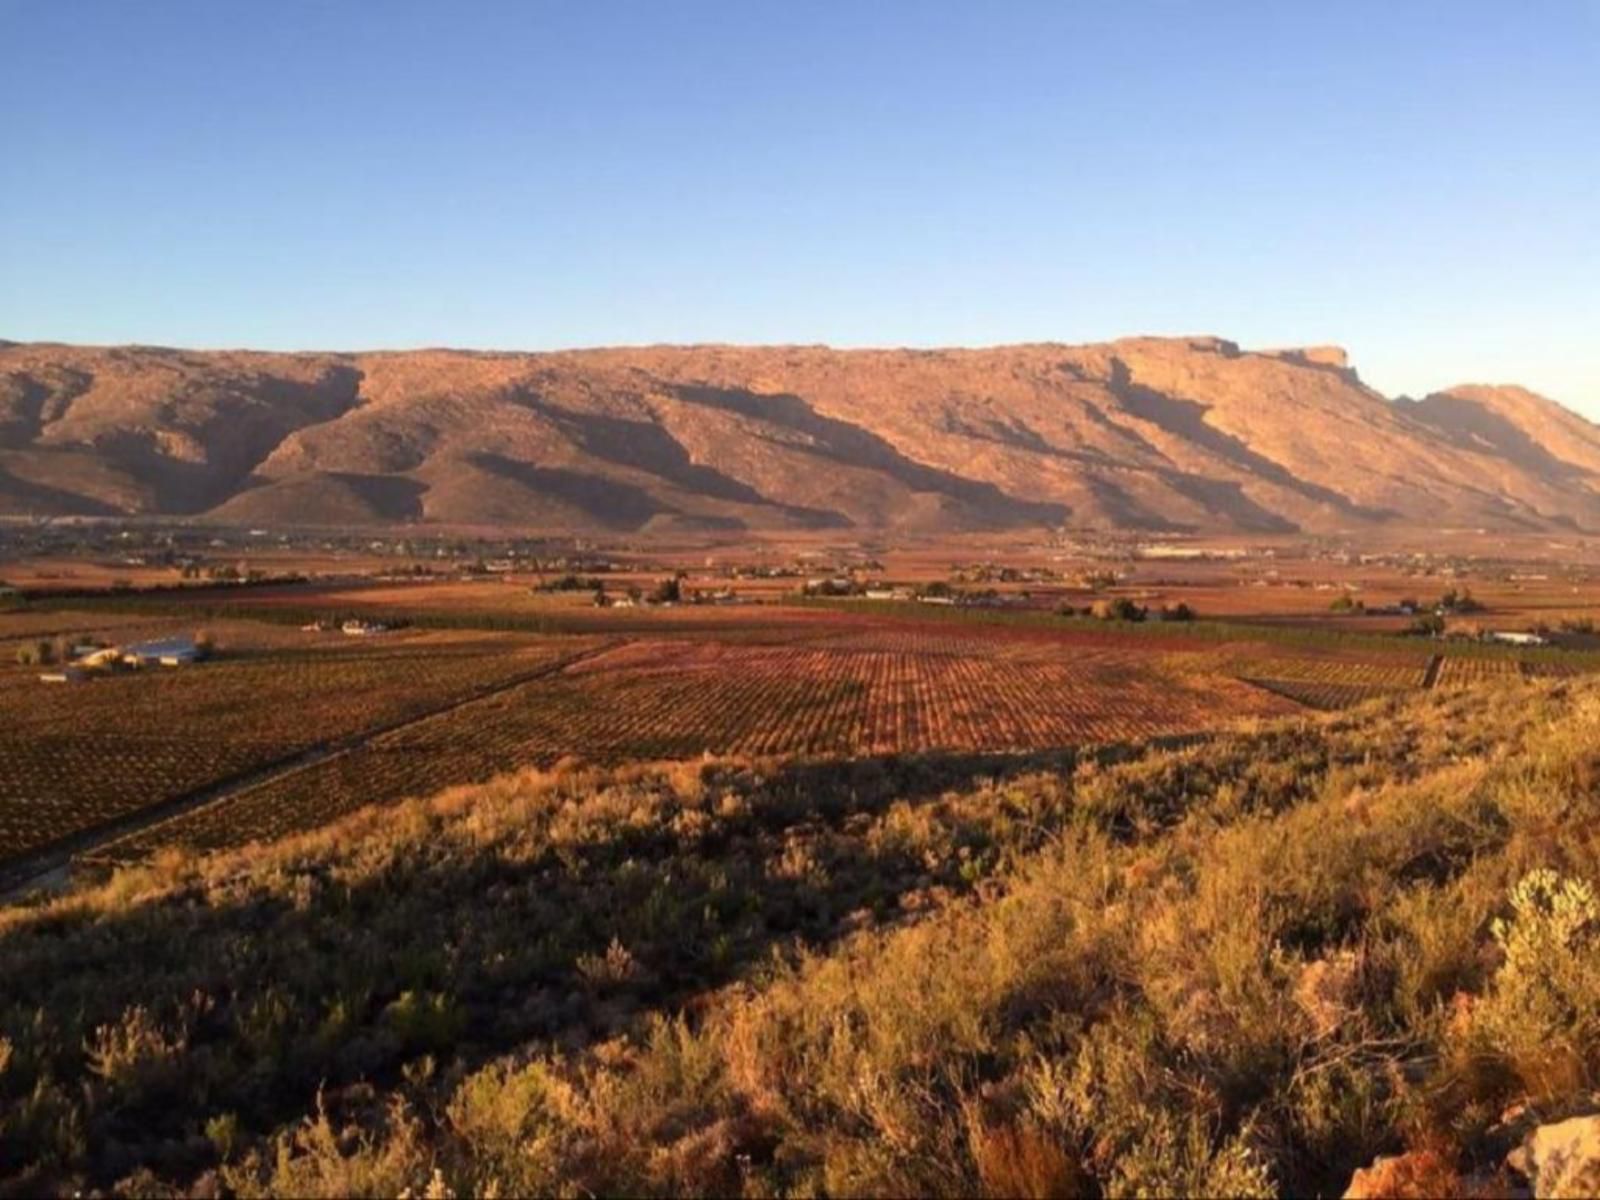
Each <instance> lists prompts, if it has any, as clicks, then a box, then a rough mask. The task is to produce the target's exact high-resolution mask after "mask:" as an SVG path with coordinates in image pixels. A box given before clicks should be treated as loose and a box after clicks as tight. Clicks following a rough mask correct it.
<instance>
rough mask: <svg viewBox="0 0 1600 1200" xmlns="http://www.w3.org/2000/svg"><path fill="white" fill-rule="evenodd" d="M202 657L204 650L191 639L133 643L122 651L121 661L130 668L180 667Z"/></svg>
mask: <svg viewBox="0 0 1600 1200" xmlns="http://www.w3.org/2000/svg"><path fill="white" fill-rule="evenodd" d="M204 657H205V651H204V649H202V648H201V646H200V645H199V644H198V643H196V641H195V640H194V639H193V638H191V637H169V638H159V639H157V640H155V641H150V642H135V643H133V644H132V645H131V646H126V647H124V648H123V650H122V661H123V662H124V663H126V664H127V665H128V666H130V667H148V666H155V665H160V666H163V667H182V666H187V665H188V664H189V663H194V662H199V661H200V660H201V659H202V658H204Z"/></svg>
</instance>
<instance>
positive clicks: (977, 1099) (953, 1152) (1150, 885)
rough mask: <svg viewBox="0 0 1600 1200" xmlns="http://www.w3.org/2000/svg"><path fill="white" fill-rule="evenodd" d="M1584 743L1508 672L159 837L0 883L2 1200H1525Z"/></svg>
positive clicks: (1598, 1051)
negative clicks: (151, 857)
mask: <svg viewBox="0 0 1600 1200" xmlns="http://www.w3.org/2000/svg"><path fill="white" fill-rule="evenodd" d="M1597 739H1600V685H1597V684H1594V683H1592V682H1584V683H1557V684H1543V685H1532V684H1516V685H1510V686H1509V687H1508V689H1507V690H1504V691H1497V690H1479V691H1469V692H1456V693H1452V694H1445V693H1437V692H1435V693H1429V694H1428V695H1426V696H1425V697H1419V698H1414V699H1411V700H1408V701H1393V702H1388V701H1385V702H1379V703H1377V704H1376V705H1373V706H1368V707H1367V708H1365V709H1361V710H1357V711H1354V712H1352V713H1348V714H1343V715H1340V716H1337V717H1329V718H1324V719H1317V720H1305V721H1293V722H1288V723H1281V724H1277V725H1263V726H1256V727H1252V728H1249V729H1245V730H1242V731H1240V732H1236V733H1233V734H1228V735H1223V736H1220V737H1217V738H1214V739H1211V740H1209V741H1206V742H1203V743H1201V744H1198V745H1194V746H1190V747H1188V748H1185V749H1177V750H1159V749H1154V748H1151V747H1129V748H1124V749H1123V750H1120V751H1115V752H1105V753H1100V754H1091V753H1087V752H1085V753H1083V754H1080V755H1079V756H1077V757H1076V758H1075V757H1073V756H1071V755H1068V754H1059V755H1054V756H1048V757H1044V756H1041V757H1036V758H1033V759H1010V760H1001V759H996V758H992V757H991V758H973V757H962V756H954V757H950V756H945V757H925V758H921V759H911V758H901V759H887V760H876V761H873V760H868V761H860V762H853V763H833V764H827V763H791V764H786V765H784V764H771V763H768V764H754V765H752V764H747V763H740V762H713V763H699V762H697V763H694V764H683V765H678V766H664V767H658V768H649V767H641V768H633V769H630V770H627V771H623V772H617V773H602V772H597V771H586V770H576V769H571V770H558V771H557V772H555V773H551V774H527V775H515V776H508V777H505V778H503V779H501V780H500V781H498V782H495V783H491V784H489V785H486V786H482V787H477V788H473V789H467V790H460V791H456V792H449V793H445V794H443V795H441V796H439V797H437V798H434V799H431V800H417V801H408V802H405V803H404V804H401V805H400V806H398V807H394V808H388V809H383V810H368V811H366V812H365V813H361V814H357V815H355V816H353V817H351V818H349V819H347V820H346V821H345V822H344V823H343V824H342V825H339V826H336V827H333V828H331V829H328V830H324V831H322V832H320V833H317V834H314V835H308V836H305V837H302V838H299V839H297V840H293V841H289V842H284V843H279V844H277V845H272V846H265V847H255V848H251V849H247V850H243V851H239V852H236V853H233V854H226V855H221V856H218V857H215V858H211V859H205V860H198V861H196V860H187V859H184V858H183V857H181V856H170V857H168V858H166V859H164V860H161V861H158V862H157V863H155V864H154V865H152V866H150V867H147V868H140V869H138V870H133V871H129V872H127V873H124V874H121V875H118V876H116V877H114V878H113V879H111V880H110V881H109V882H108V883H107V884H105V885H104V886H101V887H98V888H90V889H88V890H85V891H81V892H79V893H77V894H74V895H69V896H66V897H63V898H60V899H57V900H54V901H50V902H48V903H45V904H42V905H40V906H37V907H33V908H18V907H14V908H11V909H7V910H0V979H4V980H5V981H6V986H5V987H4V988H3V989H0V1195H35V1194H41V1193H46V1192H50V1193H60V1194H66V1193H70V1192H73V1191H74V1190H75V1189H80V1188H81V1189H109V1188H112V1187H113V1186H116V1187H117V1189H118V1194H138V1195H162V1194H170V1193H171V1192H173V1191H177V1190H189V1191H192V1192H193V1194H199V1195H214V1194H217V1193H218V1191H219V1189H226V1190H227V1191H228V1192H230V1193H231V1194H237V1195H255V1194H263V1193H270V1194H278V1195H296V1196H313V1195H328V1196H335V1195H339V1196H342V1195H395V1194H400V1193H402V1191H404V1192H405V1194H409V1195H431V1196H447V1195H469V1194H497V1195H530V1194H570V1195H596V1194H600V1195H609V1194H625V1195H647V1194H649V1195H654V1194H682V1195H706V1194H722V1195H747V1196H775V1195H786V1194H796V1195H926V1194H941V1195H955V1194H961V1195H979V1194H981V1195H990V1196H1025V1195H1041V1196H1042V1195H1108V1196H1114V1195H1195V1194H1221V1195H1233V1196H1261V1195H1273V1194H1289V1195H1330V1194H1331V1195H1337V1194H1339V1193H1340V1192H1341V1191H1342V1190H1343V1189H1344V1187H1345V1186H1346V1184H1347V1182H1348V1181H1349V1180H1350V1179H1351V1176H1352V1173H1353V1172H1355V1171H1356V1170H1357V1169H1358V1168H1362V1167H1364V1166H1366V1165H1367V1164H1369V1163H1371V1162H1372V1161H1373V1159H1374V1158H1375V1157H1376V1156H1379V1155H1392V1154H1397V1153H1400V1152H1404V1155H1405V1157H1404V1158H1402V1159H1399V1160H1395V1161H1394V1162H1391V1163H1388V1164H1386V1165H1384V1166H1383V1168H1382V1170H1383V1171H1384V1172H1385V1173H1386V1177H1387V1178H1389V1184H1388V1190H1383V1189H1379V1190H1378V1191H1376V1192H1373V1191H1369V1192H1368V1193H1366V1194H1387V1195H1418V1196H1424V1195H1461V1194H1472V1195H1508V1194H1514V1193H1513V1192H1511V1191H1508V1190H1507V1188H1508V1187H1509V1185H1510V1183H1511V1182H1512V1180H1511V1178H1510V1177H1508V1176H1507V1175H1506V1174H1505V1171H1506V1168H1505V1167H1503V1166H1502V1164H1503V1163H1504V1162H1505V1159H1506V1155H1507V1152H1508V1151H1509V1150H1512V1149H1513V1148H1514V1147H1516V1146H1517V1144H1518V1143H1519V1141H1521V1140H1522V1139H1523V1138H1524V1137H1525V1136H1526V1135H1527V1134H1528V1133H1529V1132H1530V1131H1531V1130H1533V1129H1534V1128H1535V1127H1538V1126H1540V1125H1541V1124H1547V1123H1549V1122H1552V1121H1555V1120H1558V1119H1561V1118H1563V1117H1567V1116H1569V1115H1571V1114H1573V1113H1581V1112H1585V1111H1593V1109H1594V1105H1595V1098H1596V1097H1595V1093H1594V1089H1595V1088H1596V1087H1597V1085H1600V1025H1597V1020H1600V1017H1597V1014H1600V968H1597V963H1600V904H1597V902H1596V900H1595V895H1594V892H1593V890H1592V885H1593V884H1594V883H1596V882H1600V835H1597V832H1596V831H1597V830H1600V821H1597V818H1600V760H1597V757H1596V751H1595V747H1596V745H1597V744H1600V740H1597ZM1535 1151H1536V1153H1534V1154H1533V1156H1532V1161H1531V1163H1530V1162H1529V1161H1524V1160H1518V1161H1519V1162H1520V1163H1521V1169H1522V1171H1524V1172H1525V1173H1526V1172H1531V1173H1533V1174H1534V1175H1536V1176H1537V1179H1536V1184H1537V1188H1536V1190H1537V1194H1539V1195H1556V1194H1571V1195H1577V1194H1592V1191H1593V1189H1592V1188H1590V1187H1585V1186H1583V1184H1582V1181H1581V1180H1580V1181H1578V1182H1576V1183H1574V1182H1573V1181H1572V1179H1570V1178H1569V1179H1568V1180H1567V1181H1566V1182H1565V1183H1562V1182H1561V1181H1559V1180H1556V1179H1553V1178H1550V1177H1547V1174H1546V1172H1547V1168H1548V1170H1549V1171H1554V1170H1556V1169H1557V1168H1556V1167H1550V1166H1549V1164H1548V1163H1546V1164H1545V1165H1541V1160H1540V1159H1539V1157H1538V1154H1537V1143H1536V1145H1535ZM1588 1169H1590V1170H1593V1169H1595V1164H1594V1161H1593V1160H1592V1159H1591V1160H1590V1161H1589V1163H1588ZM1397 1180H1399V1181H1401V1182H1404V1183H1405V1187H1406V1188H1407V1189H1409V1190H1401V1189H1399V1188H1398V1187H1397V1184H1396V1181H1397Z"/></svg>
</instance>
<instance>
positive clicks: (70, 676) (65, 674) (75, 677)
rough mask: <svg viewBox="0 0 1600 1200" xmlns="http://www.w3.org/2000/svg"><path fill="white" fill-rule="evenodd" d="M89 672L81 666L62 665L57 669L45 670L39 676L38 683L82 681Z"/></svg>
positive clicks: (87, 676)
mask: <svg viewBox="0 0 1600 1200" xmlns="http://www.w3.org/2000/svg"><path fill="white" fill-rule="evenodd" d="M87 678H89V673H88V672H87V671H85V670H84V669H83V668H82V667H63V668H62V669H61V670H59V671H46V672H45V673H44V674H42V675H40V676H39V682H40V683H82V682H83V681H84V680H85V679H87Z"/></svg>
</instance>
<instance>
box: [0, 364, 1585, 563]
mask: <svg viewBox="0 0 1600 1200" xmlns="http://www.w3.org/2000/svg"><path fill="white" fill-rule="evenodd" d="M1597 479H1600V429H1597V428H1596V427H1595V426H1593V425H1590V424H1589V423H1588V422H1586V421H1584V420H1582V419H1581V418H1579V417H1577V416H1575V415H1574V414H1572V413H1570V412H1567V411H1566V410H1565V409H1562V408H1560V407H1559V406H1558V405H1555V404H1554V403H1552V402H1550V401H1548V400H1544V399H1542V398H1541V397H1538V396H1535V395H1533V394H1532V393H1528V392H1523V391H1521V390H1520V389H1504V388H1503V389H1484V388H1459V389H1455V390H1453V391H1450V392H1443V393H1439V394H1437V395H1434V396H1430V397H1428V398H1427V399H1425V400H1422V401H1417V402H1412V401H1399V402H1391V401H1389V400H1387V399H1385V398H1384V397H1383V396H1381V395H1379V394H1378V393H1376V392H1374V391H1372V390H1371V389H1369V388H1367V387H1365V386H1364V385H1363V384H1362V383H1361V382H1360V380H1359V378H1358V377H1357V375H1356V373H1355V372H1354V371H1353V370H1351V369H1350V367H1349V366H1348V364H1347V363H1346V361H1345V358H1344V355H1343V353H1342V351H1339V350H1337V349H1336V348H1330V347H1317V348H1312V349H1305V350H1286V351H1275V352H1262V353H1250V352H1244V351H1241V350H1240V349H1239V348H1238V347H1237V346H1235V345H1233V344H1232V343H1230V342H1226V341H1223V340H1220V339H1216V338H1131V339H1124V340H1121V341H1117V342H1112V343H1107V344H1102V345H1089V346H1060V345H1025V346H1008V347H999V348H994V349H982V350H933V351H910V350H851V351H837V350H830V349H827V348H824V347H810V346H778V347H749V348H745V347H724V346H689V347H642V348H629V349H612V350H588V351H571V352H559V353H549V354H503V353H469V352H457V351H436V350H428V351H413V352H392V353H371V354H257V353H244V352H231V351H228V352H204V353H202V352H190V351H181V350H166V349H155V348H147V347H122V348H111V349H101V348H89V347H69V346H58V345H44V344H36V345H18V344H4V343H0V512H10V513H26V512H31V513H82V514H109V513H166V514H194V515H199V514H208V515H210V516H213V517H215V518H219V519H231V520H241V521H250V522H262V523H296V524H315V523H350V522H383V521H410V520H421V521H432V522H441V523H452V524H509V525H520V526H528V527H536V528H561V529H575V530H613V531H631V530H656V529H718V528H724V529H740V528H749V529H806V528H810V529H830V528H838V529H847V528H858V529H887V530H901V531H928V532H938V531H953V530H963V529H989V528H1022V527H1031V526H1041V525H1060V524H1072V525H1095V526H1111V527H1119V528H1148V529H1170V530H1180V529H1188V530H1217V531H1255V532H1273V531H1282V532H1288V531H1293V530H1306V531H1315V532H1324V531H1333V530H1341V529H1359V528H1362V527H1372V526H1379V525H1404V524H1419V525H1421V524H1426V525H1429V526H1433V525H1438V524H1450V525H1461V526H1486V527H1493V528H1501V529H1516V528H1530V529H1543V528H1558V527H1565V528H1573V527H1577V528H1584V529H1600V496H1597V493H1596V480H1597Z"/></svg>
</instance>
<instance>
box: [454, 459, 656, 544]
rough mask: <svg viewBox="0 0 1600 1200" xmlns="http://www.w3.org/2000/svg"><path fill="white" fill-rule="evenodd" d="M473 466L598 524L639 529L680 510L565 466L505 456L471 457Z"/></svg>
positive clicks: (636, 489)
mask: <svg viewBox="0 0 1600 1200" xmlns="http://www.w3.org/2000/svg"><path fill="white" fill-rule="evenodd" d="M468 461H470V462H471V463H472V465H473V466H475V467H478V468H479V469H481V470H483V471H487V472H488V473H489V474H491V475H495V476H498V477H499V478H501V479H505V480H508V481H510V482H512V483H515V484H518V485H519V486H521V487H523V488H526V489H527V490H528V491H530V492H533V493H536V494H537V495H540V496H545V497H549V498H550V499H553V500H556V501H559V502H560V503H562V504H565V505H569V506H571V507H572V508H575V509H577V510H579V511H580V512H582V513H583V514H584V515H585V516H586V517H588V518H589V519H590V520H592V521H594V522H595V524H597V525H604V526H606V527H608V528H612V529H638V528H639V527H640V526H641V525H643V524H644V523H645V522H646V521H648V520H650V518H652V517H654V516H657V515H659V514H663V513H667V514H670V513H674V512H676V511H677V510H676V509H674V508H673V507H672V506H671V505H669V504H664V503H662V502H661V501H660V500H658V499H656V497H654V496H652V495H651V494H650V493H649V492H647V491H646V490H645V489H644V488H641V487H636V486H634V485H633V484H631V483H622V482H620V481H618V480H615V479H607V478H606V477H605V476H604V475H592V474H588V473H586V472H583V471H573V470H569V469H567V468H565V467H539V466H535V465H533V464H532V463H525V462H518V461H516V460H515V459H511V458H507V457H505V456H504V455H502V454H488V453H478V454H473V455H470V456H469V458H468Z"/></svg>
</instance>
